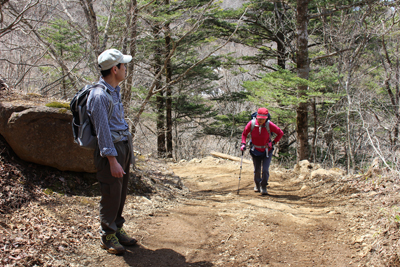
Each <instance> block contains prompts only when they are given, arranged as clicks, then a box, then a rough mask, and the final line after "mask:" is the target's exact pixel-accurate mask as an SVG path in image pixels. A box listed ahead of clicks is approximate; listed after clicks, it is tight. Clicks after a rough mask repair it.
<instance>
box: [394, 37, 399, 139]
mask: <svg viewBox="0 0 400 267" xmlns="http://www.w3.org/2000/svg"><path fill="white" fill-rule="evenodd" d="M396 52H397V57H396V80H395V82H396V85H395V87H396V106H395V113H396V125H395V127H394V145H397V144H398V143H399V128H400V110H399V108H400V107H399V101H400V91H399V82H400V73H399V72H400V69H399V67H400V66H399V56H398V55H399V43H397V47H396Z"/></svg>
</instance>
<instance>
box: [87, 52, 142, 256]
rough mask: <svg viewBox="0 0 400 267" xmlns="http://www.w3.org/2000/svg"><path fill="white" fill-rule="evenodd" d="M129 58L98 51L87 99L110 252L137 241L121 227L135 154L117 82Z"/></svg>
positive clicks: (103, 244)
mask: <svg viewBox="0 0 400 267" xmlns="http://www.w3.org/2000/svg"><path fill="white" fill-rule="evenodd" d="M131 60H132V57H131V56H129V55H123V54H122V53H121V52H120V51H118V50H116V49H109V50H106V51H104V52H103V53H101V54H100V56H99V57H98V63H99V67H100V71H101V77H100V80H99V82H98V83H97V85H98V86H95V87H94V88H93V89H92V91H91V92H90V95H89V98H88V101H87V110H88V114H89V116H90V118H91V121H92V123H93V126H94V129H95V131H96V135H97V147H96V149H95V153H94V159H95V165H96V168H97V174H96V177H97V179H98V181H99V183H100V191H101V200H100V207H99V210H100V223H101V247H102V248H104V249H106V250H107V251H108V252H109V253H112V254H122V253H124V252H125V248H124V247H123V246H131V245H135V244H136V242H137V241H136V239H134V238H131V237H130V236H129V235H128V234H127V233H126V232H125V231H124V229H123V228H122V226H123V224H124V222H125V219H124V218H123V217H122V211H123V208H124V204H125V199H126V193H127V186H128V179H129V166H130V164H131V163H133V162H134V156H133V153H132V138H131V135H130V133H129V127H128V124H127V123H126V121H125V119H124V109H123V106H122V103H121V98H120V90H121V88H120V87H119V86H118V84H119V83H120V82H121V81H123V80H124V79H125V76H126V67H125V64H126V63H129V62H130V61H131ZM110 96H111V97H110ZM111 98H112V101H111Z"/></svg>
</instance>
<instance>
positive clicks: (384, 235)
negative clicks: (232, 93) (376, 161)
mask: <svg viewBox="0 0 400 267" xmlns="http://www.w3.org/2000/svg"><path fill="white" fill-rule="evenodd" d="M3 145H4V143H3ZM4 151H5V150H4V148H3V150H2V151H0V152H2V155H1V156H2V157H0V174H1V178H2V180H1V181H2V184H1V187H0V188H1V192H0V194H1V199H2V202H1V204H2V206H1V207H2V209H1V210H0V234H1V235H0V266H400V262H399V247H398V244H399V234H398V230H399V220H398V219H399V218H400V217H398V216H399V215H398V214H399V210H398V209H397V206H395V205H397V203H398V200H399V194H398V192H399V190H400V189H399V186H398V185H397V182H396V180H394V179H390V178H382V177H384V176H382V175H379V176H371V177H367V176H362V175H359V176H345V175H344V174H343V172H342V171H340V170H338V169H334V170H330V171H325V170H322V169H320V172H319V173H318V175H311V171H313V170H314V169H317V168H318V167H317V166H315V165H312V164H310V165H308V168H309V169H310V170H309V173H308V174H307V173H304V172H303V173H299V172H298V170H297V171H295V170H294V169H293V170H287V169H283V168H280V167H279V166H275V165H272V167H271V176H270V185H269V188H268V190H269V191H268V192H269V195H266V196H262V195H260V193H255V192H254V191H253V186H254V185H253V178H252V176H253V168H252V165H251V164H248V163H244V164H243V169H242V172H241V182H240V191H239V194H238V191H237V188H238V181H239V179H238V178H239V172H240V167H239V166H240V163H238V162H235V161H230V160H223V159H217V158H213V157H206V158H204V159H200V160H197V159H194V160H191V161H190V162H180V163H173V162H167V161H162V160H155V159H149V158H145V157H139V159H138V166H137V167H138V168H137V171H136V176H133V178H132V181H131V183H130V194H129V196H128V199H127V203H126V206H125V210H124V217H125V219H126V223H125V226H124V228H125V229H126V231H127V232H128V233H130V234H131V235H132V236H134V237H136V238H137V239H138V241H139V242H138V245H136V246H133V247H127V252H126V253H125V254H124V255H122V256H115V255H111V254H108V253H107V252H106V251H104V250H103V249H101V248H100V246H99V239H98V228H99V222H98V210H97V207H98V201H99V198H100V197H99V195H98V194H97V193H96V189H97V186H98V185H97V184H96V182H95V181H94V182H93V183H88V182H84V181H85V179H86V180H87V177H86V178H84V177H78V176H74V175H73V174H67V173H62V172H56V171H54V170H51V169H42V168H41V167H38V166H35V165H32V164H30V165H26V164H25V163H21V162H18V161H16V159H15V158H14V157H13V156H12V153H11V154H10V153H8V154H7V153H5V152H4ZM10 155H11V156H10ZM306 167H307V166H306ZM32 177H34V178H32ZM46 181H47V182H46ZM49 181H53V182H49ZM54 181H58V182H59V183H58V184H59V185H60V184H61V187H59V189H60V190H59V191H60V192H59V193H55V192H53V190H55V189H52V190H51V189H49V188H54V184H55V183H54ZM60 181H61V182H60ZM74 184H80V186H79V188H80V189H82V188H83V189H84V190H81V191H79V190H78V189H76V188H72V186H73V185H74ZM47 186H48V187H47ZM52 186H53V187H52ZM45 188H47V189H45ZM89 192H92V193H89ZM396 216H397V217H396Z"/></svg>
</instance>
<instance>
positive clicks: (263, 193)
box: [261, 186, 268, 195]
mask: <svg viewBox="0 0 400 267" xmlns="http://www.w3.org/2000/svg"><path fill="white" fill-rule="evenodd" d="M261 195H268V192H267V187H266V186H261Z"/></svg>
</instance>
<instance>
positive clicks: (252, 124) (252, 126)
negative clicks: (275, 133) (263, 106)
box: [250, 118, 256, 133]
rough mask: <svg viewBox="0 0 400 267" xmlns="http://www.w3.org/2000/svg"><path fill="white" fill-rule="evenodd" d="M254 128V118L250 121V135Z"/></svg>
mask: <svg viewBox="0 0 400 267" xmlns="http://www.w3.org/2000/svg"><path fill="white" fill-rule="evenodd" d="M255 126H256V118H253V119H252V120H251V130H250V133H251V132H253V130H254V127H255Z"/></svg>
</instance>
